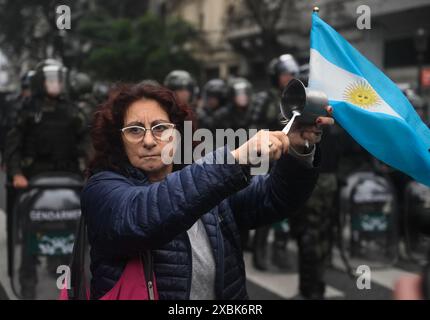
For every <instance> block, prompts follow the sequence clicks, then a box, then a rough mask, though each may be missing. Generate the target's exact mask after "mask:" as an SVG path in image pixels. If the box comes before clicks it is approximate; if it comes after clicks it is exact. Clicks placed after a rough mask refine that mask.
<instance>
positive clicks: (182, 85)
mask: <svg viewBox="0 0 430 320" xmlns="http://www.w3.org/2000/svg"><path fill="white" fill-rule="evenodd" d="M164 86H165V87H167V88H169V89H170V90H172V91H174V92H175V93H176V96H177V97H178V98H179V99H180V100H181V101H182V102H183V103H186V104H188V105H190V106H191V107H193V108H196V103H197V101H196V99H197V96H198V91H199V89H198V86H197V84H196V81H195V80H194V78H193V77H192V76H191V74H190V73H189V72H187V71H184V70H173V71H172V72H170V73H169V74H168V75H167V76H166V78H165V79H164Z"/></svg>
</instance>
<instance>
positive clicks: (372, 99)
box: [343, 80, 381, 109]
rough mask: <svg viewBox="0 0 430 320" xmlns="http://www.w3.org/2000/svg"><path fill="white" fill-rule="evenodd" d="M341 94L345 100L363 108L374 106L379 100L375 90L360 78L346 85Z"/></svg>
mask: <svg viewBox="0 0 430 320" xmlns="http://www.w3.org/2000/svg"><path fill="white" fill-rule="evenodd" d="M343 96H344V99H345V100H346V101H347V102H350V103H352V104H353V105H355V106H358V107H361V108H364V109H369V108H372V107H376V106H377V105H379V104H380V102H381V101H380V99H379V96H378V94H377V93H376V91H375V90H373V88H372V87H371V86H370V85H369V84H368V83H367V82H366V81H362V80H360V81H357V82H354V83H352V84H350V85H348V86H347V87H346V89H345V92H344V94H343Z"/></svg>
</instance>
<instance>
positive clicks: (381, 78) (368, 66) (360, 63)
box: [311, 13, 430, 148]
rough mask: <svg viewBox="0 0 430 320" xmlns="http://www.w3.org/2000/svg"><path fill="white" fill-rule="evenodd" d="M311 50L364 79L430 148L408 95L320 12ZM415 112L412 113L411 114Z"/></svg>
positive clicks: (428, 133)
mask: <svg viewBox="0 0 430 320" xmlns="http://www.w3.org/2000/svg"><path fill="white" fill-rule="evenodd" d="M311 48H314V49H315V50H317V51H319V52H320V54H321V55H322V56H324V58H326V59H327V60H328V61H330V62H331V63H333V64H335V65H337V66H338V67H340V68H342V69H345V70H346V71H349V72H351V73H353V74H356V75H358V76H361V77H363V78H365V79H366V80H367V81H368V82H369V84H370V85H371V86H372V87H373V89H374V90H375V91H376V92H377V93H378V94H379V96H380V97H381V98H382V99H383V100H384V101H385V102H386V103H387V104H388V105H390V107H391V108H392V109H393V110H395V111H396V112H397V113H398V114H399V115H400V116H401V117H402V118H403V119H405V121H406V122H407V123H409V125H411V126H412V128H414V130H416V131H417V133H418V134H419V136H420V137H421V139H422V140H423V141H424V142H425V143H426V144H427V145H428V146H429V148H430V130H429V128H428V127H427V126H426V125H425V124H424V123H423V122H422V121H421V119H420V117H419V116H418V115H417V113H416V112H415V111H413V107H412V105H411V104H410V103H409V101H408V99H407V98H406V97H405V95H404V94H403V93H402V92H401V91H400V89H399V88H398V87H397V85H396V84H395V83H393V82H392V81H391V80H390V79H389V78H388V77H387V76H386V75H385V74H384V73H383V72H381V71H380V70H379V69H378V68H377V67H376V66H375V65H374V64H373V63H371V62H370V61H369V60H367V59H366V58H365V57H364V56H363V55H362V54H361V53H360V52H359V51H358V50H356V49H355V48H354V47H353V46H351V45H350V44H349V43H348V42H347V41H346V40H345V39H344V38H343V37H342V36H341V35H339V34H338V33H337V32H336V31H335V30H334V29H333V28H332V27H330V26H329V25H328V24H327V23H325V22H324V21H323V20H322V19H321V18H320V17H319V16H318V14H317V13H314V14H313V16H312V32H311ZM411 111H413V112H411Z"/></svg>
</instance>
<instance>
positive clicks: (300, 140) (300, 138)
mask: <svg viewBox="0 0 430 320" xmlns="http://www.w3.org/2000/svg"><path fill="white" fill-rule="evenodd" d="M326 111H327V113H328V115H330V116H331V114H332V112H333V108H332V107H330V106H327V107H326ZM331 125H334V120H333V118H331V117H319V118H317V120H316V122H315V124H314V125H311V126H309V125H308V126H301V125H295V126H293V128H292V130H291V131H290V133H289V134H288V137H289V139H290V143H291V147H293V148H294V149H295V150H296V151H297V152H299V153H305V151H306V149H307V148H309V147H311V146H313V145H315V144H317V143H319V142H321V138H322V127H323V126H331Z"/></svg>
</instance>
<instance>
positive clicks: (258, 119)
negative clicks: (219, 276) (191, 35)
mask: <svg viewBox="0 0 430 320" xmlns="http://www.w3.org/2000/svg"><path fill="white" fill-rule="evenodd" d="M299 71H300V70H299V64H298V63H297V61H296V60H295V58H294V57H293V56H292V55H291V54H284V55H281V56H280V57H277V58H275V59H273V60H272V61H271V62H270V64H269V67H268V74H269V78H270V85H271V87H270V89H269V90H267V91H265V92H261V93H258V94H257V95H256V99H255V105H254V107H253V108H252V111H251V125H252V127H254V128H257V129H269V130H279V129H281V122H280V120H281V117H280V111H279V104H280V97H281V93H282V90H283V89H284V88H285V86H286V85H287V84H288V82H290V80H292V79H293V78H297V77H298V75H299ZM269 231H270V226H267V227H263V228H259V229H257V230H256V232H255V236H254V255H253V263H254V266H255V267H256V268H257V269H259V270H266V269H267V268H268V265H267V248H266V243H267V237H268V234H269ZM274 232H275V241H274V242H273V246H272V262H273V264H274V265H276V266H277V267H279V268H280V269H283V270H285V269H288V267H289V264H288V255H287V251H286V245H287V241H288V237H289V225H288V222H287V221H286V220H285V221H282V222H280V223H277V224H275V225H274Z"/></svg>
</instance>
